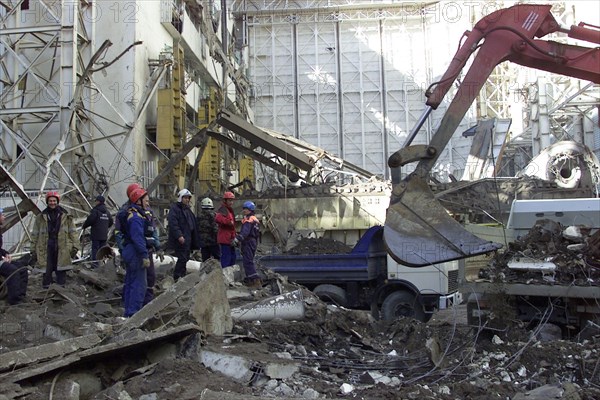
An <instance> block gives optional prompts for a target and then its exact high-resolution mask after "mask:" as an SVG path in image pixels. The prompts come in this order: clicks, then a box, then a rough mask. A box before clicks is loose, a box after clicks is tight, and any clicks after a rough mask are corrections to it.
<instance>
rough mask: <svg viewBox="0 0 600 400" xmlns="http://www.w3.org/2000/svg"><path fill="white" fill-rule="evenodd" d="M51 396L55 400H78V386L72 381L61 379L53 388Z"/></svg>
mask: <svg viewBox="0 0 600 400" xmlns="http://www.w3.org/2000/svg"><path fill="white" fill-rule="evenodd" d="M53 396H55V397H56V398H57V399H64V400H79V399H80V398H81V397H80V387H79V384H78V383H77V382H75V381H74V380H72V379H61V380H59V381H58V382H57V383H56V386H55V387H54V391H53ZM84 398H87V397H84Z"/></svg>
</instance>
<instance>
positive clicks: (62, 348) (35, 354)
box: [0, 335, 102, 371]
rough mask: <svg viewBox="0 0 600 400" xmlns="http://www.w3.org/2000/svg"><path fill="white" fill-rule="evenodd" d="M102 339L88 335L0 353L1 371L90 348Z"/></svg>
mask: <svg viewBox="0 0 600 400" xmlns="http://www.w3.org/2000/svg"><path fill="white" fill-rule="evenodd" d="M101 341H102V339H101V338H100V337H99V336H98V335H87V336H81V337H76V338H72V339H66V340H63V341H60V342H55V343H48V344H42V345H40V346H36V347H30V348H28V349H22V350H16V351H11V352H10V353H4V354H0V371H6V370H8V369H11V370H15V369H18V368H20V367H22V366H24V365H28V364H32V363H36V362H41V361H46V360H49V359H53V358H56V357H60V356H65V355H67V354H70V353H73V352H75V351H80V350H84V349H89V348H92V347H94V346H95V345H97V344H98V343H100V342H101Z"/></svg>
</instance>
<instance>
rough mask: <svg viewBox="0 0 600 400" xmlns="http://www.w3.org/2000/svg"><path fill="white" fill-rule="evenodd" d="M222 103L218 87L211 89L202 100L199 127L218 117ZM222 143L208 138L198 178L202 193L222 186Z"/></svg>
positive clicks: (219, 190) (216, 189)
mask: <svg viewBox="0 0 600 400" xmlns="http://www.w3.org/2000/svg"><path fill="white" fill-rule="evenodd" d="M219 104H220V101H219V93H218V92H217V89H216V88H211V89H210V94H209V96H208V98H206V99H203V100H202V101H201V102H200V109H199V110H198V121H199V126H198V127H199V128H200V129H203V128H206V127H207V126H208V125H209V124H210V123H211V122H212V121H214V120H215V119H216V118H217V108H218V105H219ZM222 156H223V150H222V144H221V143H219V142H218V141H217V140H216V139H214V138H208V142H207V144H206V148H205V149H204V154H202V158H201V160H200V166H199V171H198V179H199V182H198V183H199V185H200V192H201V193H208V192H211V191H216V192H218V193H220V192H221V191H222V190H221V189H222V188H221V181H222V180H221V176H220V175H221V159H222V158H223V157H222Z"/></svg>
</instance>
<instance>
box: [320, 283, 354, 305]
mask: <svg viewBox="0 0 600 400" xmlns="http://www.w3.org/2000/svg"><path fill="white" fill-rule="evenodd" d="M313 293H314V294H315V295H316V296H317V297H318V298H320V299H321V300H323V301H324V302H326V303H333V304H335V305H338V306H342V307H346V305H347V304H348V299H347V298H346V291H345V290H344V289H342V288H341V287H339V286H336V285H319V286H317V287H316V288H314V289H313Z"/></svg>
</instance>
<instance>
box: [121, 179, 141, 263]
mask: <svg viewBox="0 0 600 400" xmlns="http://www.w3.org/2000/svg"><path fill="white" fill-rule="evenodd" d="M141 188H142V186H141V185H140V184H139V183H132V184H130V185H129V186H127V192H126V194H127V200H126V201H125V203H123V205H122V206H121V208H119V211H117V216H116V218H115V241H116V242H117V247H118V248H119V254H123V248H124V246H123V239H124V237H125V232H124V230H125V223H121V221H124V220H126V219H127V210H129V206H130V205H131V202H130V201H129V196H130V195H131V193H133V191H134V190H136V189H141Z"/></svg>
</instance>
